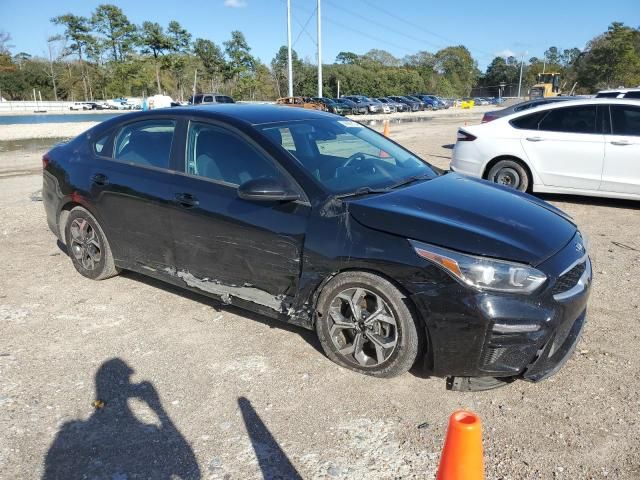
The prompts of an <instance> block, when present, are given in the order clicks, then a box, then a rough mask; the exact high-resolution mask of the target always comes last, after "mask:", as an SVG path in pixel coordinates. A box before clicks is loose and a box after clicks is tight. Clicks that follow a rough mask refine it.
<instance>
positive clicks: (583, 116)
mask: <svg viewBox="0 0 640 480" xmlns="http://www.w3.org/2000/svg"><path fill="white" fill-rule="evenodd" d="M538 129H539V130H544V131H547V132H566V133H595V132H596V107H595V106H584V107H565V108H556V109H554V110H549V111H548V113H547V115H545V117H544V118H543V119H542V120H541V121H540V123H539V124H538Z"/></svg>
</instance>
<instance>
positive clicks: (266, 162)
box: [186, 122, 282, 185]
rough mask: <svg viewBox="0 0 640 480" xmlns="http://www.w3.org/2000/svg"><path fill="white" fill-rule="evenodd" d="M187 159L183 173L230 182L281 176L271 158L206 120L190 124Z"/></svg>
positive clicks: (235, 135)
mask: <svg viewBox="0 0 640 480" xmlns="http://www.w3.org/2000/svg"><path fill="white" fill-rule="evenodd" d="M186 161H187V165H186V173H188V174H190V175H196V176H199V177H205V178H208V179H210V180H215V181H219V182H224V183H229V184H232V185H242V184H243V183H245V182H247V181H249V180H254V179H256V178H261V177H271V178H278V177H280V176H282V173H281V172H280V171H279V170H278V168H277V167H276V166H275V165H274V164H273V162H272V161H271V160H270V159H268V158H267V157H266V156H265V155H264V154H263V153H261V152H260V151H258V150H257V149H256V148H255V147H254V146H253V145H251V144H250V143H249V142H248V141H247V140H245V139H244V138H242V137H241V136H240V135H237V134H235V133H233V132H231V131H229V130H227V129H224V128H222V127H218V126H215V125H209V124H206V123H197V122H193V123H191V124H190V125H189V140H188V144H187V159H186Z"/></svg>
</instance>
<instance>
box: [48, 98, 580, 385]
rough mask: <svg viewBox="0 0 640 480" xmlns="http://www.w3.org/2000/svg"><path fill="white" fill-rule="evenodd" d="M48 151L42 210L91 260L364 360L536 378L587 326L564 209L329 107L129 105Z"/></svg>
mask: <svg viewBox="0 0 640 480" xmlns="http://www.w3.org/2000/svg"><path fill="white" fill-rule="evenodd" d="M43 165H44V172H43V181H44V185H43V199H44V206H45V209H46V216H47V221H48V224H49V227H50V228H51V230H52V231H53V232H54V233H55V234H56V236H57V237H58V238H59V240H60V241H61V242H62V243H63V244H64V245H65V246H66V249H67V251H68V254H69V256H70V258H71V261H72V262H73V265H74V266H75V268H76V269H77V271H78V272H79V273H80V274H82V275H84V276H85V277H88V278H92V279H96V280H102V279H106V278H109V277H112V276H114V275H117V274H118V273H119V272H120V271H121V270H123V269H127V270H134V271H136V272H139V273H141V274H144V275H149V276H151V277H154V278H157V279H160V280H162V281H165V282H168V283H171V284H174V285H178V286H181V287H184V288H186V289H189V290H192V291H194V292H199V293H202V294H204V295H208V296H211V297H214V298H216V299H219V300H220V301H222V302H224V303H226V304H233V305H237V306H239V307H243V308H246V309H250V310H253V311H255V312H258V313H261V314H264V315H268V316H270V317H272V318H275V319H279V320H282V321H284V322H289V323H292V324H296V325H300V326H302V327H305V328H308V329H315V331H316V332H317V335H318V337H319V339H320V343H321V344H322V346H323V348H324V351H325V352H326V354H327V355H328V356H329V357H330V358H331V359H332V360H334V361H335V362H336V363H338V364H340V365H342V366H344V367H347V368H350V369H352V370H356V371H358V372H362V373H365V374H369V375H373V376H378V377H392V376H395V375H399V374H401V373H403V372H406V371H407V370H408V369H409V368H411V366H412V365H414V364H415V363H419V364H420V365H421V366H422V369H423V371H426V372H427V374H430V375H436V376H448V377H449V381H448V385H449V388H453V389H458V390H460V389H484V388H491V387H495V386H497V385H501V384H504V383H506V382H508V381H510V380H512V379H515V378H524V379H527V380H532V381H537V380H540V379H543V378H545V377H547V376H549V375H551V374H553V373H554V372H555V371H556V370H557V369H558V368H559V367H560V366H561V365H562V364H563V363H564V361H565V360H566V359H567V358H568V357H569V355H570V354H571V352H572V351H573V348H574V346H575V344H576V342H577V339H578V337H579V335H580V332H581V330H582V326H583V324H584V320H585V314H586V305H587V298H588V295H589V288H590V283H591V267H590V261H589V257H588V255H587V253H586V250H585V247H584V242H583V240H582V238H581V235H580V232H579V231H578V229H577V228H576V225H575V224H574V223H573V222H572V221H571V219H570V218H569V217H567V216H566V215H564V214H563V213H562V212H561V211H560V210H558V209H556V208H554V207H552V206H551V205H549V204H547V203H545V202H543V201H541V200H538V199H536V198H534V197H531V196H529V195H526V194H521V193H519V192H515V191H513V190H511V189H506V188H502V187H499V186H496V185H493V184H489V183H487V182H485V181H482V180H475V179H471V178H465V177H463V176H460V175H458V174H455V173H447V174H446V175H445V174H444V173H443V172H442V171H440V170H438V169H437V168H435V167H432V166H431V165H429V164H428V163H426V162H425V161H423V160H422V159H420V158H419V157H418V156H416V155H414V154H413V153H411V152H409V151H408V150H406V149H404V148H403V147H401V146H400V145H398V144H396V143H394V142H392V141H391V140H389V139H387V138H385V137H383V136H382V135H380V134H378V133H376V132H375V131H373V130H371V129H369V128H367V127H364V126H362V125H360V124H358V123H355V122H353V121H350V120H346V119H344V118H341V117H338V116H336V115H332V114H329V113H324V112H318V111H312V110H305V109H301V108H300V109H297V108H286V107H274V106H264V105H262V106H248V105H219V106H207V107H203V108H198V109H194V108H191V107H176V108H172V109H166V110H162V109H159V110H153V111H149V112H140V113H132V114H128V115H124V116H119V117H117V118H115V119H111V120H107V121H106V122H103V123H101V124H99V125H97V126H95V127H94V128H92V129H90V130H88V131H87V132H85V133H83V134H81V135H80V136H78V137H77V138H75V139H74V140H72V141H70V142H69V143H67V144H63V145H60V146H57V147H55V148H53V149H52V150H51V151H50V152H48V153H47V154H46V155H45V156H44V158H43ZM70 287H71V286H70ZM174 320H179V319H174ZM213 342H214V339H212V343H213ZM291 361H292V362H294V361H295V359H292V360H291Z"/></svg>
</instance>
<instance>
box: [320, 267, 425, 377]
mask: <svg viewBox="0 0 640 480" xmlns="http://www.w3.org/2000/svg"><path fill="white" fill-rule="evenodd" d="M316 332H317V334H318V338H319V339H320V343H321V345H322V348H323V349H324V351H325V353H326V354H327V356H328V357H329V358H330V359H331V360H333V361H334V362H335V363H337V364H338V365H341V366H343V367H345V368H348V369H350V370H354V371H356V372H359V373H363V374H365V375H371V376H375V377H386V378H389V377H395V376H398V375H401V374H403V373H405V372H406V371H408V370H409V369H410V368H411V366H412V365H413V364H414V362H415V360H416V357H417V356H418V352H419V350H420V346H421V341H420V339H421V334H420V331H419V329H418V327H417V322H416V320H415V318H414V316H413V314H412V313H411V310H410V309H409V307H408V305H407V303H406V297H405V296H404V295H403V294H402V292H400V290H398V288H396V287H395V286H394V285H393V284H391V283H390V282H389V281H387V280H385V279H383V278H381V277H379V276H377V275H374V274H372V273H368V272H345V273H342V274H339V275H337V276H336V277H334V278H333V279H331V280H330V281H329V282H328V283H327V285H326V286H325V287H324V288H323V290H322V293H321V294H320V297H319V299H318V307H317V309H316Z"/></svg>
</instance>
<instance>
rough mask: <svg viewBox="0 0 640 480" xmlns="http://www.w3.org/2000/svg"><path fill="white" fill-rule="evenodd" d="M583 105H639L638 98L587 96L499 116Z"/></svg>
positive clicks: (519, 115) (514, 115)
mask: <svg viewBox="0 0 640 480" xmlns="http://www.w3.org/2000/svg"><path fill="white" fill-rule="evenodd" d="M581 105H633V106H638V105H639V102H638V100H633V99H628V98H585V99H581V100H566V101H564V102H550V103H546V104H544V105H539V106H537V107H533V108H529V109H526V110H521V111H519V112H514V113H512V114H510V115H505V116H504V117H499V120H503V119H511V118H517V117H521V116H525V115H528V114H530V113H533V112H541V111H543V110H554V109H556V108H566V107H579V106H581ZM483 125H484V124H483Z"/></svg>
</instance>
